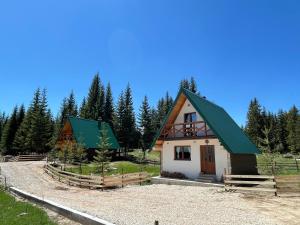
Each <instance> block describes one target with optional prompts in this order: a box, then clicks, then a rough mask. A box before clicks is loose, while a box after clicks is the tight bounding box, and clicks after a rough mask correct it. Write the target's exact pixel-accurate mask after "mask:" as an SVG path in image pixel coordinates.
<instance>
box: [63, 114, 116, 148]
mask: <svg viewBox="0 0 300 225" xmlns="http://www.w3.org/2000/svg"><path fill="white" fill-rule="evenodd" d="M67 121H69V122H70V125H71V128H72V134H73V138H75V140H76V142H80V143H82V144H83V145H84V146H85V147H86V148H98V145H99V142H100V141H101V138H99V137H100V134H101V131H102V130H103V129H106V131H107V134H108V137H109V141H110V148H111V149H119V148H120V145H119V143H118V140H117V138H116V136H115V135H114V133H113V131H112V129H111V127H110V125H109V124H108V123H106V122H100V121H96V120H89V119H82V118H78V117H72V116H70V117H68V118H67Z"/></svg>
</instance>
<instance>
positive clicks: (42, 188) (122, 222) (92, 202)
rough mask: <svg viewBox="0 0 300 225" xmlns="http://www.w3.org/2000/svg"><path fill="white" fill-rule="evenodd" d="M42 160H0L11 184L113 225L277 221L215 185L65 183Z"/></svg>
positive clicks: (263, 224) (193, 224) (267, 224)
mask: <svg viewBox="0 0 300 225" xmlns="http://www.w3.org/2000/svg"><path fill="white" fill-rule="evenodd" d="M42 165H43V163H42V162H24V163H23V162H17V163H1V164H0V166H1V167H2V173H3V174H4V175H6V176H7V177H8V182H9V183H11V184H12V185H13V186H15V187H17V188H19V189H22V190H24V191H27V192H29V193H32V194H35V195H37V196H40V197H45V198H47V199H49V200H52V201H54V202H57V203H59V204H63V205H65V206H67V207H70V208H73V209H76V210H79V211H81V212H85V213H88V214H91V215H94V216H97V217H99V218H101V219H105V220H107V221H110V222H112V223H115V224H117V225H148V224H149V225H153V224H154V221H155V220H158V221H159V224H160V225H202V224H203V225H214V224H216V225H220V224H230V225H234V224H237V225H240V224H243V225H245V224H249V225H250V224H257V225H259V224H262V225H271V224H272V225H274V224H280V223H279V222H277V221H275V220H273V219H272V218H269V217H266V216H264V215H262V214H261V213H260V212H259V211H258V210H257V209H256V208H254V207H253V206H252V205H251V204H248V202H247V201H246V200H245V199H243V198H242V197H241V196H240V195H239V194H233V193H226V192H223V191H222V189H219V188H207V187H188V186H176V185H174V186H168V185H147V186H131V187H126V188H123V189H115V190H109V191H104V192H102V191H98V190H86V189H80V188H75V187H68V186H66V185H64V184H61V183H58V182H56V181H54V180H52V179H51V178H50V177H48V175H47V174H44V172H43V169H42ZM66 188H67V189H66Z"/></svg>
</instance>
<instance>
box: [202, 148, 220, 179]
mask: <svg viewBox="0 0 300 225" xmlns="http://www.w3.org/2000/svg"><path fill="white" fill-rule="evenodd" d="M200 152H201V154H200V157H201V172H202V173H204V174H216V164H215V146H214V145H201V146H200Z"/></svg>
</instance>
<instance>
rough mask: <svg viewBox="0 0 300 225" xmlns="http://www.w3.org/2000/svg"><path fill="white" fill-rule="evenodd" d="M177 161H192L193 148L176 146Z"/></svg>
mask: <svg viewBox="0 0 300 225" xmlns="http://www.w3.org/2000/svg"><path fill="white" fill-rule="evenodd" d="M174 159H175V160H188V161H189V160H191V146H176V147H175V150H174Z"/></svg>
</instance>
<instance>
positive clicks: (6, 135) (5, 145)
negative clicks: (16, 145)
mask: <svg viewBox="0 0 300 225" xmlns="http://www.w3.org/2000/svg"><path fill="white" fill-rule="evenodd" d="M17 116H18V107H17V106H16V107H15V108H14V110H13V112H12V114H11V117H10V118H9V120H8V122H7V123H6V125H5V127H4V130H3V134H2V138H1V143H0V149H1V151H2V153H3V154H4V155H7V154H9V155H15V154H16V152H15V151H14V150H13V148H12V144H13V141H14V139H15V135H16V131H17V129H18V118H17Z"/></svg>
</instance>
